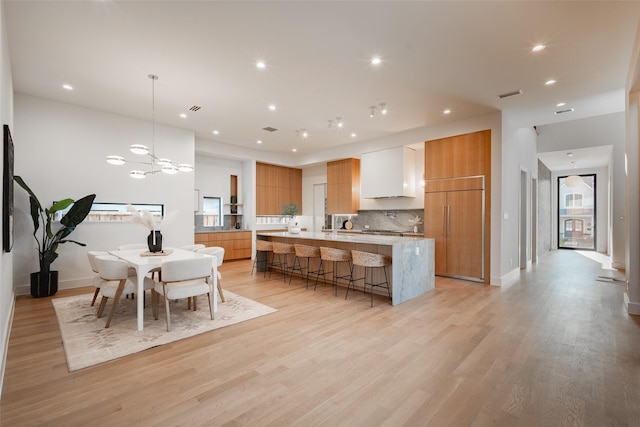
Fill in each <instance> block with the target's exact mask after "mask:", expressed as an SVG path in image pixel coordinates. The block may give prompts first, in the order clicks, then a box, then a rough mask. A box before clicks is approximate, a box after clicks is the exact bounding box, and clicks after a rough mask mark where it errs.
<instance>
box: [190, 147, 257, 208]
mask: <svg viewBox="0 0 640 427" xmlns="http://www.w3.org/2000/svg"><path fill="white" fill-rule="evenodd" d="M195 166H196V170H195V186H196V189H198V191H199V193H200V203H199V206H200V208H199V209H198V210H199V212H200V213H202V198H203V197H221V198H222V203H229V200H230V196H231V192H230V191H231V175H235V176H237V177H238V203H242V204H244V201H245V198H246V197H250V196H251V195H250V194H245V192H244V191H243V188H244V176H243V164H242V162H240V161H237V160H229V159H221V158H218V157H209V156H197V157H196V164H195ZM243 207H244V206H243ZM228 209H229V208H228V207H225V209H224V212H225V213H229V210H228ZM240 209H241V211H239V213H244V212H243V211H242V208H240Z"/></svg>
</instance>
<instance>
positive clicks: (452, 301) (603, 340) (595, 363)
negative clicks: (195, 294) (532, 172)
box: [0, 251, 640, 426]
mask: <svg viewBox="0 0 640 427" xmlns="http://www.w3.org/2000/svg"><path fill="white" fill-rule="evenodd" d="M250 270H251V263H250V262H249V261H237V262H227V263H225V264H224V265H223V267H222V270H221V271H222V272H223V274H224V286H225V288H227V289H229V290H231V291H233V292H236V293H238V294H241V295H244V296H247V297H249V298H253V299H255V300H257V301H260V302H262V303H265V304H267V305H270V306H272V307H275V308H277V309H278V310H279V311H278V312H277V313H274V314H270V315H268V316H264V317H260V318H258V319H254V320H252V321H248V322H244V323H240V324H237V325H233V326H229V327H226V328H222V329H218V330H215V331H212V332H209V333H206V334H202V335H199V336H196V337H193V338H190V339H186V340H182V341H179V342H176V343H173V344H170V345H165V346H161V347H157V348H154V349H151V350H147V351H144V352H141V353H138V354H136V355H133V356H129V357H125V358H122V359H119V360H115V361H112V362H108V363H105V364H103V365H99V366H95V367H90V368H86V369H83V370H80V371H76V372H73V373H69V372H68V371H67V367H66V362H65V357H64V351H63V348H62V343H61V340H60V334H59V332H58V326H57V322H56V318H55V314H54V311H53V308H52V305H51V302H50V301H49V300H48V299H42V300H36V299H32V298H30V297H19V298H18V300H17V301H16V308H15V317H14V322H13V328H12V331H11V338H10V342H9V350H8V360H7V366H6V374H5V379H4V390H3V392H2V399H1V402H0V403H1V404H0V420H1V424H2V425H3V426H28V425H52V426H87V425H91V426H103V425H104V426H107V425H108V426H125V425H131V426H133V425H135V426H146V425H161V426H164V425H171V426H173V425H188V426H199V425H206V426H214V425H215V426H217V425H234V426H235V425H250V426H289V425H297V426H342V425H349V426H379V425H380V426H400V425H408V426H446V425H451V426H469V425H474V426H488V425H509V426H544V425H548V426H560V425H563V426H573V425H575V426H582V425H590V426H639V425H640V318H639V317H633V316H629V315H628V314H627V313H626V312H625V308H624V304H623V291H624V286H623V285H621V284H617V283H611V282H602V281H598V280H597V279H598V276H599V275H608V276H613V275H614V274H615V272H612V271H609V270H601V269H600V266H599V264H598V263H596V262H594V261H592V260H590V259H588V258H586V257H583V256H581V255H579V254H578V253H576V252H571V251H559V252H558V251H556V252H552V253H551V254H549V255H547V256H545V257H543V258H542V259H541V260H540V262H539V263H538V264H537V265H535V266H534V267H533V268H532V269H531V271H529V272H526V273H522V275H521V278H520V280H519V281H518V282H516V283H514V284H512V285H510V286H508V287H504V288H498V287H489V286H485V285H482V284H477V283H471V282H463V281H456V280H451V279H443V278H438V280H437V285H436V289H435V290H434V291H432V292H430V293H428V294H426V295H423V296H421V297H418V298H416V299H414V300H412V301H409V302H406V303H403V304H401V305H399V306H396V307H392V306H391V305H389V303H388V301H387V300H385V299H384V298H383V297H382V296H376V298H375V300H374V307H373V308H370V307H369V298H368V296H364V295H363V294H362V293H361V292H354V293H350V295H349V300H347V301H345V300H344V289H341V290H340V293H339V297H337V298H336V297H334V294H333V290H332V289H331V287H330V286H329V285H324V286H320V285H319V286H318V290H317V291H316V292H314V291H313V290H311V289H309V290H307V289H305V286H304V284H303V283H302V281H300V280H297V281H296V280H294V281H293V282H292V284H291V285H288V284H287V283H283V281H282V279H281V278H280V276H279V275H276V274H274V275H273V277H272V279H271V280H267V279H263V277H262V275H261V274H257V275H254V276H251V275H250V274H249V271H250ZM89 291H91V289H90V288H83V289H78V290H69V291H60V292H59V293H58V295H57V296H59V297H61V296H67V295H70V294H74V293H81V292H89ZM159 321H164V320H163V319H159ZM132 333H134V332H133V331H132Z"/></svg>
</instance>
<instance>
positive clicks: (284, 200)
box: [256, 163, 302, 215]
mask: <svg viewBox="0 0 640 427" xmlns="http://www.w3.org/2000/svg"><path fill="white" fill-rule="evenodd" d="M289 203H294V204H296V205H297V206H298V207H299V208H300V211H302V169H295V168H287V167H284V166H276V165H269V164H266V163H256V215H281V214H282V208H283V206H285V205H288V204H289Z"/></svg>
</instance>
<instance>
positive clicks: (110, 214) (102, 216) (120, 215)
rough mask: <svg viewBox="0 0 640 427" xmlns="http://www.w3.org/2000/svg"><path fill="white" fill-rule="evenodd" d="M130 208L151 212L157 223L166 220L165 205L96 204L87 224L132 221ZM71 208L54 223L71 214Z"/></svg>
mask: <svg viewBox="0 0 640 427" xmlns="http://www.w3.org/2000/svg"><path fill="white" fill-rule="evenodd" d="M129 206H133V208H134V209H135V210H137V211H138V212H142V211H149V212H150V213H151V215H153V217H154V218H155V219H156V221H161V220H162V218H164V205H162V204H149V203H110V202H108V203H102V202H94V203H93V204H92V205H91V211H89V215H87V218H86V219H85V222H128V221H131V212H130V211H129V210H128V207H129ZM69 209H71V206H69V207H68V208H67V209H65V210H64V211H59V212H56V215H55V216H54V221H60V219H62V217H63V216H65V215H66V213H67V212H69Z"/></svg>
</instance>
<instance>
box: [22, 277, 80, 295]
mask: <svg viewBox="0 0 640 427" xmlns="http://www.w3.org/2000/svg"><path fill="white" fill-rule="evenodd" d="M91 280H92V279H91V278H90V277H87V278H83V279H72V280H58V289H73V288H81V287H83V286H89V285H90V284H91ZM15 293H16V295H30V294H31V284H29V283H27V284H25V285H18V286H16V287H15Z"/></svg>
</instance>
